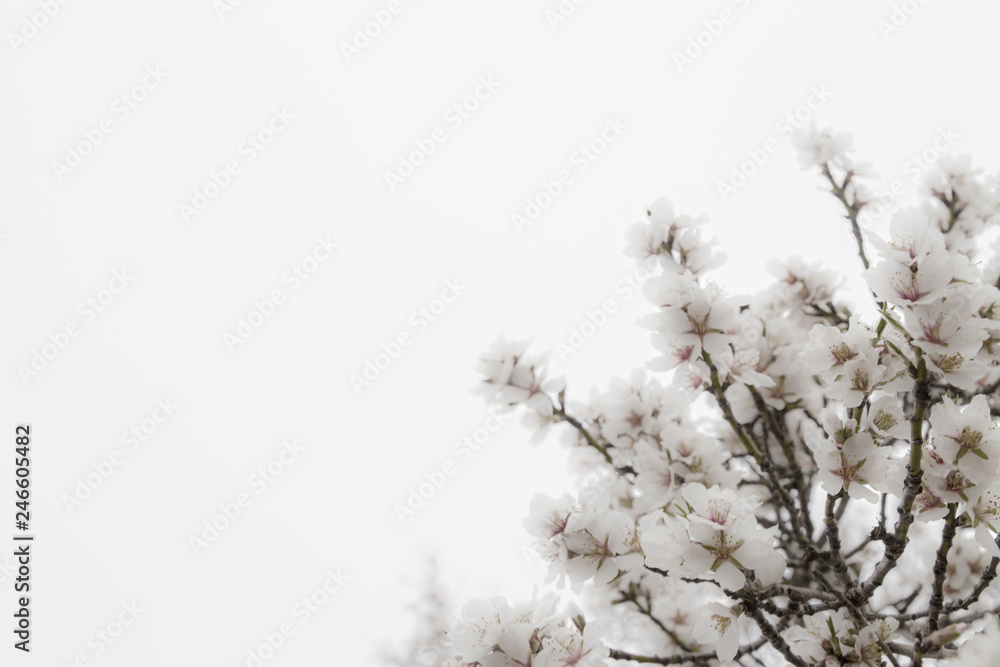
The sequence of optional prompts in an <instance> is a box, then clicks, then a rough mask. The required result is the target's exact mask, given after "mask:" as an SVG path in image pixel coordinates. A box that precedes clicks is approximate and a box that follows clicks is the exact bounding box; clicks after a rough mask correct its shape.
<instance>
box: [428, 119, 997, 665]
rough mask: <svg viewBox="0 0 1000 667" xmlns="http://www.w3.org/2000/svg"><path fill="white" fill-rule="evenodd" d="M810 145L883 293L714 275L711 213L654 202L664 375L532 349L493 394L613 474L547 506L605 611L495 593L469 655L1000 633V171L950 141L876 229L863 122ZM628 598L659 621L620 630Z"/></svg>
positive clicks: (669, 652) (546, 547) (782, 649)
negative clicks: (573, 386)
mask: <svg viewBox="0 0 1000 667" xmlns="http://www.w3.org/2000/svg"><path fill="white" fill-rule="evenodd" d="M797 144H798V146H799V149H800V154H801V157H802V160H803V162H804V163H805V164H807V165H809V166H810V167H812V168H817V167H818V169H819V172H820V173H821V175H822V176H823V178H824V179H825V181H826V183H827V184H828V185H829V189H830V191H831V193H832V194H833V195H834V197H835V198H836V199H837V200H838V201H839V202H840V204H841V206H842V207H843V210H844V214H845V218H846V219H847V220H848V222H849V224H850V227H849V230H848V231H849V232H850V233H851V234H852V235H853V240H854V243H856V245H857V254H858V259H859V260H860V262H861V264H862V267H863V271H862V272H861V277H862V278H863V282H862V283H860V285H861V286H862V288H863V289H864V290H865V291H866V292H867V293H868V294H867V296H868V297H870V303H869V304H865V305H863V306H862V307H861V308H855V307H854V306H853V305H852V304H850V303H849V302H848V300H847V299H846V298H844V297H843V296H842V294H843V292H844V291H845V281H844V280H843V279H841V278H840V277H838V276H837V275H836V274H835V273H834V272H832V271H829V270H826V269H823V268H821V267H820V266H818V265H817V264H815V263H813V262H808V261H805V260H803V259H799V258H792V259H789V260H786V261H783V262H772V263H771V264H770V265H769V267H770V269H771V271H772V273H773V274H774V275H775V277H776V281H775V283H774V285H773V286H772V287H771V288H769V289H767V290H765V291H763V292H761V293H759V294H756V295H753V296H749V295H737V294H730V293H728V292H727V291H726V290H725V289H724V288H723V287H721V286H720V285H718V284H716V283H715V282H712V281H710V280H709V279H708V278H707V276H708V275H709V274H710V273H711V271H712V269H715V268H717V267H718V266H719V265H720V264H721V262H722V255H721V254H719V253H717V252H716V251H715V250H714V244H713V243H712V242H709V241H706V240H705V238H704V237H703V234H702V228H703V224H704V222H705V220H704V219H702V218H698V217H694V216H689V215H684V214H680V213H678V212H677V210H676V209H675V207H674V206H673V205H672V204H671V203H670V202H669V201H668V200H666V199H660V200H658V201H655V202H653V203H652V204H651V205H650V206H649V207H648V208H647V210H646V215H645V218H644V220H642V221H641V222H639V223H636V224H635V225H633V226H632V227H630V228H629V229H628V232H627V247H626V253H627V254H628V255H629V256H631V257H634V258H635V259H637V260H640V261H643V262H648V261H649V260H650V258H653V259H654V260H655V262H656V263H657V264H658V266H659V269H660V270H659V271H658V272H657V274H656V275H655V276H654V277H652V278H650V279H649V280H648V281H647V282H646V285H645V294H646V297H647V299H648V300H649V302H650V304H651V305H652V307H653V308H654V311H653V312H651V313H650V314H648V315H647V316H645V317H643V318H642V319H641V322H640V323H641V325H642V326H644V327H646V328H648V329H649V330H651V332H652V333H651V342H652V345H653V347H654V349H655V351H656V355H655V356H654V357H653V358H652V359H650V361H649V363H648V364H647V370H645V371H644V370H638V371H635V372H633V373H632V374H631V376H630V377H629V378H628V379H627V380H624V379H615V380H613V381H612V382H611V383H610V385H609V387H608V388H607V390H605V391H594V392H592V393H591V395H590V398H589V400H586V401H579V400H568V398H567V388H566V382H565V381H564V380H563V379H562V378H556V379H551V378H548V377H547V376H546V372H545V364H544V360H543V359H542V358H541V357H535V356H532V355H529V353H528V352H527V344H526V343H523V342H511V341H508V340H506V339H501V340H500V341H498V342H497V343H496V344H495V345H494V346H493V347H492V348H491V349H490V350H489V351H488V352H487V354H486V355H485V356H484V357H483V360H482V362H481V364H480V366H479V370H480V372H481V373H482V374H483V376H484V381H483V383H482V385H481V389H482V392H483V393H484V394H485V395H486V397H487V400H489V401H491V402H492V403H494V404H496V405H498V406H499V407H500V408H502V409H505V410H515V409H521V410H523V411H524V413H525V418H524V420H525V421H524V423H525V425H526V426H527V427H528V428H530V429H531V430H533V431H534V432H535V434H536V435H535V437H536V439H541V438H542V437H543V436H544V434H546V433H548V432H549V430H550V428H551V427H552V426H554V425H560V430H562V432H563V433H564V434H565V436H566V441H567V443H568V444H569V445H570V446H571V453H572V460H573V464H574V466H575V467H576V468H577V470H578V471H580V472H581V473H582V474H585V475H586V474H591V473H597V474H596V475H594V476H592V477H591V478H590V482H588V483H586V484H584V485H582V486H581V488H580V489H579V491H578V493H577V494H576V495H569V494H567V495H564V496H562V497H560V498H550V497H547V496H536V497H535V499H534V500H533V501H532V503H531V508H530V516H529V518H528V519H527V520H526V521H525V527H526V528H527V530H528V532H529V533H530V534H531V535H532V536H533V537H534V538H535V541H536V548H537V550H538V552H539V553H540V554H541V556H542V557H543V559H544V560H545V561H546V562H547V563H548V567H549V574H550V577H549V582H553V581H554V582H556V583H557V584H558V585H565V584H567V583H568V584H569V585H571V586H572V587H573V590H575V591H577V592H584V593H585V597H584V598H583V600H584V601H585V602H586V604H587V605H588V607H589V610H588V611H589V612H590V613H591V614H592V615H594V616H596V617H597V620H594V621H591V622H588V623H585V622H584V621H583V616H582V615H580V616H572V617H571V616H568V615H566V614H557V613H555V611H554V609H555V605H556V603H555V601H554V599H551V598H546V599H544V600H543V601H540V602H536V603H532V604H528V605H523V606H518V607H511V606H509V605H508V603H507V602H506V601H504V600H502V599H493V600H490V601H489V602H477V603H473V604H472V605H470V606H469V607H467V609H466V612H465V613H466V616H467V618H468V619H469V628H467V630H466V631H465V632H464V633H462V634H461V636H459V637H457V638H456V644H455V657H454V658H453V660H452V661H450V662H448V663H446V664H447V665H448V667H457V666H459V665H461V666H464V667H468V666H475V667H479V666H487V665H510V666H513V665H520V666H522V667H529V666H531V667H539V665H560V666H561V665H588V666H589V665H604V664H608V662H607V661H608V660H610V659H617V660H636V661H638V662H652V663H661V664H710V662H711V661H713V660H719V661H722V662H723V663H727V662H728V661H734V660H739V659H740V657H741V656H743V655H751V654H752V655H753V656H754V657H756V658H757V659H758V661H760V662H762V664H794V665H797V666H803V665H851V666H861V665H868V666H871V667H874V666H875V665H882V664H886V661H888V662H889V663H891V664H893V665H894V666H895V667H899V666H900V665H902V664H921V662H922V661H924V660H937V661H938V664H954V665H959V664H980V663H977V662H976V660H980V659H981V657H982V656H989V655H990V654H991V652H992V653H993V654H995V652H996V650H997V649H998V648H1000V631H998V629H997V628H998V625H997V617H996V614H995V612H992V611H990V609H991V608H992V607H991V604H993V605H995V603H996V602H997V601H998V599H1000V595H998V593H997V592H996V591H995V590H993V587H991V583H992V582H993V580H994V579H995V578H996V571H997V567H998V565H1000V536H998V533H1000V431H998V430H997V422H996V421H995V419H996V416H997V415H998V414H1000V413H998V406H1000V404H998V403H997V400H996V392H997V390H998V388H1000V345H998V343H1000V252H998V250H1000V245H998V244H997V243H995V242H994V239H992V238H991V236H996V235H995V234H994V228H995V227H996V225H997V223H998V222H1000V189H998V184H1000V181H998V179H997V178H996V177H990V176H985V175H983V174H982V173H981V172H979V171H977V170H975V169H973V168H972V166H971V162H970V161H969V160H968V159H966V158H960V159H943V160H942V161H941V162H940V163H939V164H938V165H937V167H936V168H934V169H933V170H931V172H930V174H929V175H928V177H927V180H926V183H925V187H924V190H923V191H922V192H921V195H920V199H919V201H918V202H916V204H915V205H914V206H912V207H909V208H905V209H902V210H901V211H899V212H898V213H897V214H895V215H894V216H893V217H892V219H891V220H890V221H888V224H887V226H886V234H885V238H883V237H882V236H881V235H879V234H878V233H876V232H874V231H872V230H869V229H862V228H861V226H860V224H859V223H858V219H859V213H860V211H861V210H862V209H863V208H864V207H865V206H866V205H867V203H868V201H869V200H870V198H871V195H870V194H869V191H868V190H867V188H866V187H865V185H864V179H865V178H866V177H865V173H866V172H867V167H865V166H864V165H861V164H859V163H857V162H856V161H855V160H854V159H853V157H852V156H851V154H850V148H849V147H850V141H849V139H848V138H847V137H845V136H843V135H836V134H834V133H832V132H829V131H817V130H815V129H813V130H810V131H806V132H804V133H802V134H801V135H800V136H799V137H798V138H797ZM594 479H596V480H597V481H596V482H595V481H594ZM628 617H635V618H638V619H641V621H642V622H643V623H645V624H646V625H645V626H643V627H644V628H645V630H644V631H643V632H641V633H638V634H640V635H641V636H636V634H637V633H625V635H626V636H622V637H620V639H621V640H622V641H619V642H615V643H616V645H614V646H612V645H610V644H611V642H610V640H609V637H611V636H612V634H613V630H614V628H615V627H616V626H621V624H622V623H623V622H624V619H626V618H628ZM983 627H986V628H987V629H988V632H986V633H985V634H981V635H978V636H976V637H975V638H974V639H972V640H969V639H968V638H969V637H970V636H972V635H975V634H976V633H977V632H980V631H981V630H982V628H983ZM470 628H471V629H470ZM983 659H985V658H983ZM981 664H987V663H986V662H982V663H981Z"/></svg>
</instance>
